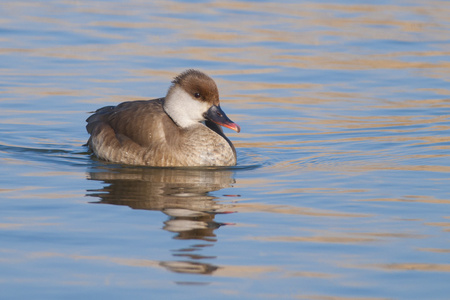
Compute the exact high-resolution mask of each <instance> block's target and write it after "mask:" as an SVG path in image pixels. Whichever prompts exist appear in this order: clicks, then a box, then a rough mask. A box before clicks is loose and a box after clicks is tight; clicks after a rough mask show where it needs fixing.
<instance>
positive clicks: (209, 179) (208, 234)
mask: <svg viewBox="0 0 450 300" xmlns="http://www.w3.org/2000/svg"><path fill="white" fill-rule="evenodd" d="M232 175H233V172H232V171H231V170H230V169H167V168H139V167H134V168H132V167H117V168H114V167H107V166H101V167H98V168H97V169H94V170H92V171H91V172H89V173H88V179H90V180H98V181H102V182H104V183H105V184H106V185H105V186H104V187H103V188H102V189H99V190H90V191H88V193H87V196H91V197H96V198H99V201H97V202H94V203H104V204H114V205H126V206H129V207H131V208H133V209H147V210H158V211H161V212H163V213H164V214H166V215H167V216H168V219H167V220H166V221H165V222H164V226H163V228H164V229H165V230H167V231H169V232H173V233H175V234H176V235H175V236H174V239H181V240H197V241H199V240H200V241H202V242H201V243H196V244H194V245H192V246H190V247H188V248H182V249H177V250H173V256H174V257H177V258H179V259H181V260H178V261H164V262H161V263H160V264H161V266H163V267H165V268H167V269H168V270H170V271H173V272H177V273H197V274H211V273H213V272H214V271H215V270H216V269H217V266H214V265H212V264H208V263H203V262H202V260H205V259H214V258H215V257H213V256H203V255H199V254H198V252H200V251H201V250H202V249H203V248H204V247H210V246H213V245H214V244H213V243H214V242H216V241H217V240H216V235H215V234H214V230H216V229H217V228H219V227H221V226H223V225H226V223H219V222H216V221H215V220H214V218H215V216H216V215H217V214H224V213H230V211H229V209H230V208H229V207H228V208H227V207H225V205H223V204H220V203H218V202H217V201H216V197H214V196H212V195H210V194H209V192H211V191H218V190H220V189H223V188H226V187H230V186H231V184H233V183H234V182H235V180H234V179H233V177H232ZM227 210H228V211H227Z"/></svg>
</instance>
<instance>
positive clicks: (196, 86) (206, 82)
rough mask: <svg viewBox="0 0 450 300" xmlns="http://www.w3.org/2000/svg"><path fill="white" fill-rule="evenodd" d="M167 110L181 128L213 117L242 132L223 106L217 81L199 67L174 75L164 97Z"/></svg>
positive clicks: (224, 124)
mask: <svg viewBox="0 0 450 300" xmlns="http://www.w3.org/2000/svg"><path fill="white" fill-rule="evenodd" d="M164 110H165V112H166V113H167V114H168V115H169V116H170V118H171V119H172V120H173V121H174V122H175V123H176V124H177V125H178V126H180V127H182V128H187V127H189V126H192V125H194V124H198V123H199V122H203V121H205V120H210V121H212V122H214V123H216V124H218V125H220V126H223V127H227V128H230V129H232V130H234V131H236V132H239V131H241V128H240V127H239V125H237V124H236V123H234V122H233V121H231V120H230V119H229V118H228V117H227V115H226V114H225V113H224V111H223V110H222V108H221V107H220V101H219V90H218V89H217V86H216V83H215V82H214V80H213V79H212V78H211V77H209V76H208V75H206V74H204V73H202V72H200V71H197V70H187V71H185V72H183V73H181V74H180V75H178V76H177V77H175V79H174V80H173V81H172V85H171V86H170V88H169V91H168V92H167V96H166V98H165V100H164Z"/></svg>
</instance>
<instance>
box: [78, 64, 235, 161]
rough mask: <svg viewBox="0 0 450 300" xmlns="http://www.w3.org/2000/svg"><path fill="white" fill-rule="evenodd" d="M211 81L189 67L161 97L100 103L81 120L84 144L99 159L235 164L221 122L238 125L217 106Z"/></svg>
mask: <svg viewBox="0 0 450 300" xmlns="http://www.w3.org/2000/svg"><path fill="white" fill-rule="evenodd" d="M189 84H190V85H191V86H190V85H189ZM214 87H215V83H214V81H212V79H210V78H209V77H207V76H206V75H204V74H203V73H201V72H199V71H195V70H188V71H186V72H184V73H182V74H181V75H179V76H178V77H176V78H175V80H174V81H173V85H172V86H171V88H170V89H169V92H168V94H167V96H166V97H164V98H159V99H154V100H142V101H130V102H123V103H121V104H119V105H117V106H107V107H103V108H100V109H98V110H97V111H96V112H95V113H94V114H93V115H91V116H90V117H89V118H88V119H87V120H86V121H87V123H88V124H87V126H86V129H87V131H88V133H89V134H90V135H91V136H90V138H89V140H88V142H87V145H88V147H89V149H90V150H91V151H92V152H93V153H94V154H95V155H96V156H97V157H99V158H100V159H103V160H107V161H110V162H115V163H121V164H129V165H143V166H157V167H204V166H234V165H236V150H235V148H234V146H233V144H232V143H231V141H230V140H229V139H228V138H227V137H226V136H225V134H224V133H223V131H222V128H221V127H220V125H222V126H226V127H229V128H231V129H233V130H236V131H237V132H239V131H240V128H239V126H238V125H237V124H235V123H233V122H232V121H231V120H229V119H228V117H227V116H226V115H225V113H223V111H222V110H221V108H220V105H219V101H218V92H217V88H216V87H215V89H214Z"/></svg>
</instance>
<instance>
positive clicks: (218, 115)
mask: <svg viewBox="0 0 450 300" xmlns="http://www.w3.org/2000/svg"><path fill="white" fill-rule="evenodd" d="M205 117H206V118H207V119H208V120H210V121H212V122H214V123H216V124H217V125H220V126H223V127H227V128H230V129H232V130H234V131H236V132H239V131H241V127H239V125H238V124H236V123H234V122H233V121H231V120H230V119H229V118H228V117H227V115H226V114H225V113H224V112H223V110H222V109H221V108H220V106H218V105H213V106H211V108H210V109H208V111H207V112H206V114H205Z"/></svg>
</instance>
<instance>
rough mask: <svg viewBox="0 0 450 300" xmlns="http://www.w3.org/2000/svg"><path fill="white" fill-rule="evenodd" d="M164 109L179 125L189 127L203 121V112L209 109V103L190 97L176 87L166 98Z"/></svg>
mask: <svg viewBox="0 0 450 300" xmlns="http://www.w3.org/2000/svg"><path fill="white" fill-rule="evenodd" d="M164 109H165V111H166V112H167V114H169V116H170V117H171V118H172V120H174V122H175V123H177V124H178V125H179V126H180V127H189V126H191V125H193V124H196V123H199V122H201V121H204V119H205V118H204V117H203V114H204V113H205V112H206V111H207V110H208V109H209V104H208V103H206V102H203V101H198V100H196V99H194V98H192V96H191V95H189V94H188V93H186V91H184V90H183V89H182V88H178V87H177V88H175V90H174V91H172V93H170V95H168V98H166V102H165V104H164Z"/></svg>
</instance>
